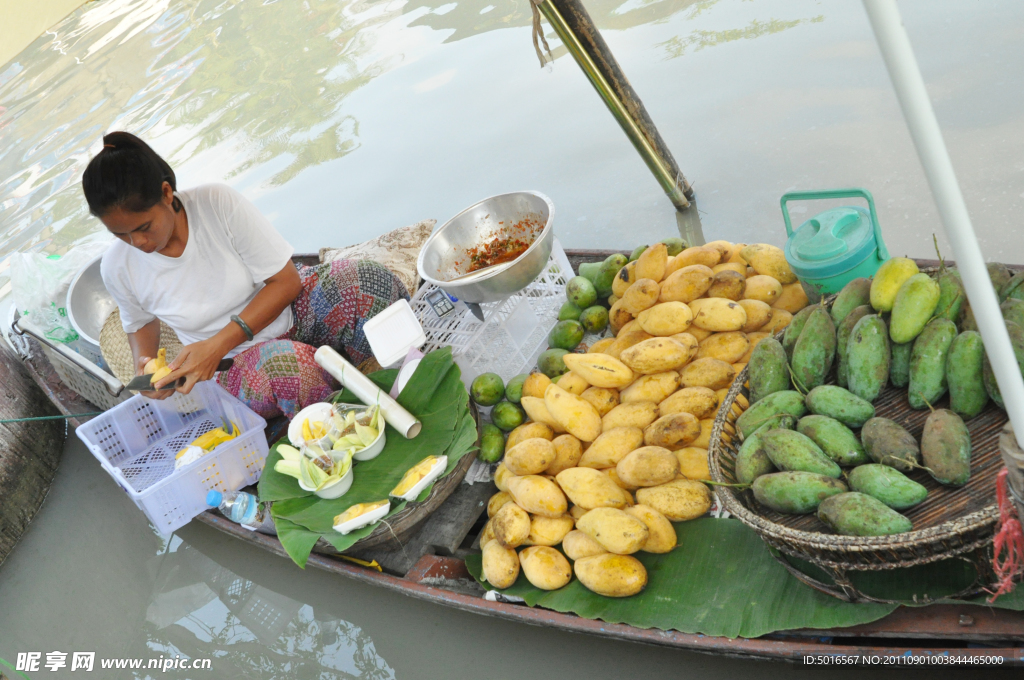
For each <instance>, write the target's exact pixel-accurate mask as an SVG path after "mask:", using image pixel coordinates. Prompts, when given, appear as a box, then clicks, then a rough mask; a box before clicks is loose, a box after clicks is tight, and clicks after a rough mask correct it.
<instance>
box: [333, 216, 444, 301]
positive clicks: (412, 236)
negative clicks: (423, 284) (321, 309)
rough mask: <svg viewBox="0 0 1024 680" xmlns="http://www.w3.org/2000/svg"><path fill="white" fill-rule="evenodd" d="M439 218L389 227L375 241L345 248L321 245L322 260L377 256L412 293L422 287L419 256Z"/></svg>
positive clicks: (359, 258)
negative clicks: (387, 230) (398, 227)
mask: <svg viewBox="0 0 1024 680" xmlns="http://www.w3.org/2000/svg"><path fill="white" fill-rule="evenodd" d="M435 224H437V220H423V221H422V222H417V223H416V224H412V225H409V226H408V227H402V228H401V229H395V230H394V231H389V232H388V233H386V234H383V235H381V236H378V237H377V238H375V239H373V240H372V241H366V242H365V243H357V244H356V245H353V246H346V247H344V248H321V249H320V262H333V261H334V260H341V259H349V260H375V261H377V262H380V263H381V264H382V265H384V266H385V267H387V268H388V269H390V270H391V271H392V272H394V273H395V275H396V276H398V278H400V279H401V280H402V283H404V284H405V288H406V290H408V291H409V295H412V294H413V293H415V292H416V289H417V288H418V287H419V286H418V284H419V279H420V277H419V274H418V273H417V272H416V258H417V257H419V254H420V249H421V248H423V244H424V243H426V241H427V239H428V238H429V237H430V232H432V231H433V230H434V225H435Z"/></svg>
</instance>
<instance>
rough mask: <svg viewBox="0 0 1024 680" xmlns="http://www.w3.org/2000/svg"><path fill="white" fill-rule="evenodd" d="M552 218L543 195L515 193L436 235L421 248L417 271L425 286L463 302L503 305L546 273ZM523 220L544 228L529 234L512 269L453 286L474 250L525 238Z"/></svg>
mask: <svg viewBox="0 0 1024 680" xmlns="http://www.w3.org/2000/svg"><path fill="white" fill-rule="evenodd" d="M554 217H555V206H554V204H553V203H552V202H551V199H550V198H548V197H547V196H545V195H544V194H541V193H539V192H536V191H517V192H515V193H511V194H501V195H499V196H491V197H490V198H486V199H484V200H482V201H480V202H479V203H477V204H475V205H472V206H470V207H468V208H466V209H465V210H463V211H462V212H460V213H459V214H458V215H456V216H455V217H453V218H451V219H450V220H448V221H447V222H445V223H444V224H443V225H441V227H440V228H439V229H437V230H436V231H434V233H433V234H431V235H430V238H429V239H427V242H426V243H425V244H423V249H422V250H421V251H420V255H419V258H418V259H417V260H416V268H417V269H418V270H419V274H420V276H421V277H423V279H424V280H425V281H428V282H430V283H433V284H435V285H437V286H440V287H441V289H442V290H444V291H445V292H447V293H449V294H450V295H452V296H454V297H457V298H459V299H460V300H462V301H463V302H470V303H481V302H496V301H498V300H503V299H505V298H507V297H508V296H509V295H512V294H513V293H516V292H519V291H520V290H522V289H523V288H525V287H526V286H528V285H529V284H530V283H531V282H532V281H533V280H534V279H535V278H537V275H538V274H540V273H541V272H542V271H543V270H544V266H545V265H546V264H547V262H548V257H549V256H550V255H551V244H552V241H553V239H554V230H553V229H552V228H551V223H552V222H553V221H554ZM524 220H526V221H530V222H532V223H534V224H536V225H543V226H542V227H539V228H534V229H532V230H531V232H532V233H531V234H530V237H531V238H532V239H533V242H532V243H531V244H530V247H529V248H527V250H526V251H525V252H524V253H523V254H521V255H520V256H519V257H517V258H516V259H515V260H514V261H513V262H512V264H511V265H510V266H508V267H496V268H495V270H494V271H492V272H483V273H481V274H480V275H479V276H472V277H471V278H468V279H466V280H462V281H452V280H451V279H454V278H455V277H458V276H462V275H464V274H466V273H467V271H468V270H469V267H470V261H469V255H468V253H469V251H470V250H471V249H473V248H476V247H478V246H482V245H486V244H487V243H489V242H491V241H492V240H494V239H495V238H498V237H500V236H511V235H516V236H522V235H523V233H522V232H521V230H520V229H517V228H515V225H517V224H520V223H522V222H523V221H524Z"/></svg>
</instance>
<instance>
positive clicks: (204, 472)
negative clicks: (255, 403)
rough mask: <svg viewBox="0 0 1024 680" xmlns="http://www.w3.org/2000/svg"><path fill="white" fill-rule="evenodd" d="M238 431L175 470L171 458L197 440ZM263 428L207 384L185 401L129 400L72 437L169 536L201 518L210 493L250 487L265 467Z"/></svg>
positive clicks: (181, 397) (184, 396)
mask: <svg viewBox="0 0 1024 680" xmlns="http://www.w3.org/2000/svg"><path fill="white" fill-rule="evenodd" d="M221 418H225V419H227V420H229V421H231V422H233V423H235V424H236V425H237V426H238V429H239V431H240V432H241V434H239V436H238V437H236V438H235V439H232V440H231V441H228V442H225V443H223V444H221V445H220V446H218V447H217V448H215V449H214V450H213V451H211V452H209V453H208V454H206V455H205V456H203V457H202V458H200V459H198V460H196V461H194V462H192V463H190V464H188V465H185V466H184V467H182V468H180V469H178V470H175V469H174V456H175V454H177V452H178V451H180V450H181V449H183V448H185V447H186V446H187V445H188V444H189V443H190V442H192V441H193V440H194V439H195V438H196V437H198V436H199V435H201V434H204V433H206V432H209V431H210V430H212V429H214V428H216V427H220V425H221ZM266 426H267V423H266V421H265V420H263V418H261V417H260V416H258V415H257V414H256V413H254V412H253V411H252V409H250V408H249V407H248V406H246V405H245V404H243V403H242V402H240V401H239V400H238V399H236V398H235V397H233V396H231V395H230V394H228V393H227V392H226V391H224V389H223V388H221V387H220V386H219V385H217V384H216V383H215V382H213V381H212V380H207V381H205V382H201V383H198V384H196V386H195V387H194V388H193V389H192V392H191V393H190V394H180V393H178V394H175V395H174V396H172V397H170V398H168V399H164V400H156V399H147V398H145V397H143V396H141V395H138V396H135V397H132V398H131V399H129V400H128V401H126V402H125V403H123V404H119V405H118V406H115V407H114V408H112V409H110V410H109V411H107V412H106V413H104V414H103V415H101V416H97V417H96V418H93V419H92V420H90V421H89V422H87V423H85V424H84V425H82V426H80V427H79V428H78V429H77V433H78V437H79V439H81V440H82V441H83V442H85V445H86V446H87V447H88V448H89V451H91V452H92V455H94V456H96V459H97V460H99V461H100V465H102V466H103V469H104V470H106V471H107V472H108V473H109V474H110V476H111V477H113V478H114V481H116V482H117V483H118V485H119V486H120V487H121V488H122V489H124V491H125V493H127V494H128V495H129V496H130V497H131V499H132V500H133V501H134V502H135V504H136V505H137V506H138V507H139V509H140V510H142V512H143V513H145V515H146V517H148V518H149V521H150V522H152V524H153V526H154V527H156V529H157V531H159V532H160V533H161V534H163V535H165V536H166V535H168V534H170V533H171V532H173V531H175V530H176V529H179V528H181V527H182V526H184V525H185V524H188V522H189V521H190V520H191V519H192V518H193V517H195V516H196V515H198V514H199V513H201V512H203V511H204V510H206V508H207V506H206V494H207V492H209V491H210V490H211V489H217V490H218V491H221V492H223V493H227V492H230V491H237V490H238V489H241V488H242V487H244V486H247V485H249V484H255V483H256V481H257V480H258V479H259V478H260V473H261V472H262V471H263V464H264V462H265V461H266V459H267V452H268V446H267V440H266V437H265V436H264V434H263V430H264V428H266Z"/></svg>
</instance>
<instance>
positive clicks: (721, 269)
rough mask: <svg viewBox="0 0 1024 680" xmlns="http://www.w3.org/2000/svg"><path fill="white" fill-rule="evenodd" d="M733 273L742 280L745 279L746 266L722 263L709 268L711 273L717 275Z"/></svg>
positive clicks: (736, 263) (735, 263)
mask: <svg viewBox="0 0 1024 680" xmlns="http://www.w3.org/2000/svg"><path fill="white" fill-rule="evenodd" d="M726 270H728V271H734V272H736V273H737V274H739V275H740V276H742V277H743V278H747V265H745V264H741V263H739V262H723V263H722V264H716V265H715V266H714V267H712V268H711V271H712V272H714V273H715V274H717V273H718V272H724V271H726Z"/></svg>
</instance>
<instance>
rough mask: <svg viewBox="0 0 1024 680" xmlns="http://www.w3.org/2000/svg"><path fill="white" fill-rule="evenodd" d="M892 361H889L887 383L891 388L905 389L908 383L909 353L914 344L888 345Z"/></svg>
mask: <svg viewBox="0 0 1024 680" xmlns="http://www.w3.org/2000/svg"><path fill="white" fill-rule="evenodd" d="M889 349H890V350H891V352H892V359H891V360H890V361H889V382H891V383H892V386H893V387H906V386H907V384H908V383H909V382H910V352H911V351H912V350H913V349H914V343H912V342H904V343H902V344H899V343H893V344H891V345H889Z"/></svg>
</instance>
